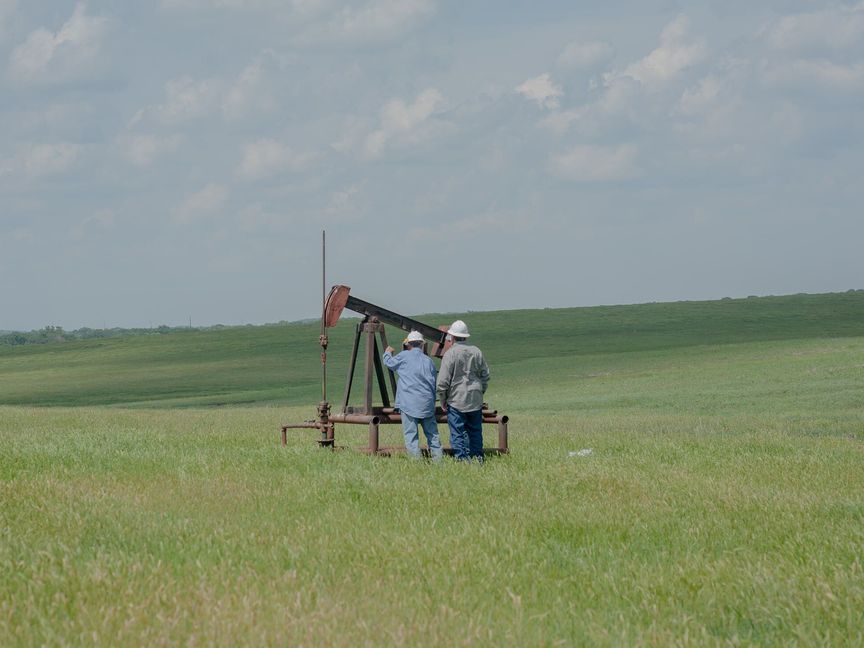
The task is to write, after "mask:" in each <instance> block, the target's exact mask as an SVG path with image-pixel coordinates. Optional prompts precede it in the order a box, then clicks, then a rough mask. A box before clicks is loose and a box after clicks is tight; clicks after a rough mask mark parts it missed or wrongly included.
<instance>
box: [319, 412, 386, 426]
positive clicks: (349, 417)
mask: <svg viewBox="0 0 864 648" xmlns="http://www.w3.org/2000/svg"><path fill="white" fill-rule="evenodd" d="M330 422H331V423H354V424H357V425H366V424H368V423H375V424H376V425H378V424H379V423H381V417H380V416H378V415H376V414H333V415H332V416H331V417H330Z"/></svg>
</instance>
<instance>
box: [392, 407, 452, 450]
mask: <svg viewBox="0 0 864 648" xmlns="http://www.w3.org/2000/svg"><path fill="white" fill-rule="evenodd" d="M418 423H419V424H420V425H422V426H423V434H425V435H426V443H427V445H428V446H429V455H430V456H431V457H432V460H433V461H438V460H439V459H441V456H442V454H443V451H442V450H441V439H440V438H439V436H438V423H437V422H436V421H435V415H434V414H433V415H432V416H427V417H426V418H415V417H413V416H411V415H410V414H406V413H405V412H402V432H403V433H404V434H405V449H406V450H408V454H409V455H411V456H412V457H417V458H419V457H420V435H419V433H418V432H417V424H418Z"/></svg>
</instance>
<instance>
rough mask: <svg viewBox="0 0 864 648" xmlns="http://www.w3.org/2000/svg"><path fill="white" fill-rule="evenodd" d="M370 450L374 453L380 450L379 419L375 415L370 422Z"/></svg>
mask: <svg viewBox="0 0 864 648" xmlns="http://www.w3.org/2000/svg"><path fill="white" fill-rule="evenodd" d="M369 452H371V453H372V454H376V453H377V452H378V419H377V417H374V416H373V417H372V420H371V421H370V422H369Z"/></svg>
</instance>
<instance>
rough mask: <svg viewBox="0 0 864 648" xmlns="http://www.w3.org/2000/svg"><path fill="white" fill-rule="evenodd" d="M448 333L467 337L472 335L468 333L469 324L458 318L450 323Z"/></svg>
mask: <svg viewBox="0 0 864 648" xmlns="http://www.w3.org/2000/svg"><path fill="white" fill-rule="evenodd" d="M447 335H452V336H453V337H460V338H467V337H471V335H470V334H469V333H468V326H467V325H466V324H465V322H463V321H462V320H456V321H455V322H453V323H452V324H451V325H450V330H449V331H447Z"/></svg>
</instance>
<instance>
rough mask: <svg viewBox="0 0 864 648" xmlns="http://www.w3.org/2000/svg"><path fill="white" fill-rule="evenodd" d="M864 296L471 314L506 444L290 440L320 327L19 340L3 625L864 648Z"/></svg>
mask: <svg viewBox="0 0 864 648" xmlns="http://www.w3.org/2000/svg"><path fill="white" fill-rule="evenodd" d="M862 315H864V296H862V294H861V293H849V294H843V295H818V296H795V297H786V298H771V299H764V300H763V299H752V300H729V301H721V302H705V303H681V304H652V305H643V306H633V307H609V308H602V309H568V310H560V311H559V310H555V311H533V312H532V311H520V312H509V313H494V314H491V313H472V314H468V315H466V317H467V318H468V321H469V324H470V325H471V326H472V328H473V329H474V332H476V335H477V339H478V343H480V344H481V346H483V348H484V349H485V350H487V353H488V355H489V357H490V364H491V365H492V370H493V383H492V386H491V387H490V392H489V394H488V399H489V401H490V403H491V404H492V405H493V406H495V407H497V408H498V409H499V410H501V411H504V412H506V413H508V414H509V415H511V417H512V421H513V422H512V425H511V447H512V450H513V453H512V454H511V455H510V456H508V457H505V458H500V459H497V460H490V461H489V462H487V464H486V465H484V466H482V467H480V466H463V465H456V464H454V463H452V462H445V463H444V464H443V465H437V466H436V465H430V464H427V463H413V462H410V461H408V460H407V459H405V458H401V457H400V458H394V459H376V458H370V457H366V456H363V455H360V454H357V453H353V452H347V451H346V452H337V453H330V452H327V451H321V450H318V449H317V448H316V447H314V443H313V442H312V439H313V438H314V434H312V433H311V432H303V431H298V432H296V433H295V434H293V435H292V436H291V437H289V446H288V447H287V448H282V447H280V446H279V444H278V433H277V430H278V426H279V424H280V423H282V422H286V421H299V420H303V419H305V418H308V417H310V416H312V415H313V414H314V403H315V402H316V401H317V399H318V397H319V395H318V384H317V351H316V349H315V342H316V338H317V333H316V331H315V327H314V326H312V327H302V326H300V327H268V328H252V329H246V328H244V329H235V330H232V331H221V332H214V333H207V334H203V333H202V334H185V335H183V336H177V338H182V339H177V338H173V337H172V336H168V337H165V338H135V339H128V340H108V341H105V342H99V343H95V344H94V343H87V344H79V343H73V344H63V345H55V346H52V347H50V348H49V347H45V348H38V349H30V348H28V349H23V352H22V350H21V349H13V350H11V351H9V350H4V351H2V352H0V395H2V396H0V398H2V399H3V402H6V403H14V405H6V406H0V502H2V507H0V644H2V645H12V646H15V645H22V646H23V645H41V644H46V645H68V644H72V645H80V644H87V645H123V644H164V643H168V644H178V643H179V644H190V645H198V644H211V643H213V644H219V645H232V644H254V645H260V644H265V645H267V644H279V645H297V644H301V645H351V646H354V645H381V644H394V645H411V646H414V645H459V644H469V643H471V644H478V645H556V644H561V645H574V644H576V645H580V644H582V645H584V644H600V645H622V644H627V645H656V646H667V645H674V644H678V645H784V646H785V645H808V646H809V645H820V644H824V645H861V644H864V630H862V629H864V567H862V562H864V558H862V553H864V470H862V467H864V389H862V388H864V317H862ZM451 318H452V316H448V317H444V316H438V317H436V316H433V317H430V318H429V320H430V321H431V322H435V323H437V322H438V321H447V320H448V319H451ZM751 324H752V325H751ZM347 335H350V327H344V328H342V329H340V330H338V331H336V333H335V335H334V341H333V354H332V355H334V356H336V358H337V361H336V362H334V365H335V366H336V367H338V368H339V370H340V373H341V370H342V369H343V364H340V362H341V361H340V360H338V358H339V357H340V350H339V348H338V347H339V345H343V346H344V343H345V340H346V336H347ZM391 337H395V334H392V335H391ZM307 347H311V349H309V348H307ZM292 353H295V354H296V355H297V357H298V358H301V359H302V360H297V361H296V362H289V361H288V359H289V358H290V357H291V354H292ZM97 367H105V368H106V370H110V375H111V376H113V379H112V380H106V379H105V378H103V377H100V376H94V375H93V374H94V373H96V372H95V368H97ZM196 367H197V368H198V369H197V370H196ZM255 367H261V374H260V375H256V374H255V372H254V369H255ZM136 369H137V371H138V372H139V373H141V374H142V375H141V376H140V377H139V379H138V380H137V381H136V380H135V379H134V376H135V370H136ZM334 372H335V369H334ZM33 374H39V375H40V376H41V379H36V378H34V376H33ZM160 379H165V380H167V381H168V382H169V383H170V384H169V385H167V386H166V385H164V384H161V383H160ZM172 380H173V381H174V382H171V381H172ZM280 380H281V383H280V382H279V381H280ZM28 381H29V382H28ZM334 382H336V383H337V385H336V386H335V387H334V389H339V388H340V387H341V386H339V385H338V381H336V380H335V379H334ZM76 399H80V400H76ZM243 401H248V402H249V403H250V404H249V405H246V406H234V407H220V408H213V407H210V408H201V407H189V406H190V405H195V406H200V405H206V404H211V403H219V402H225V403H235V404H236V403H239V402H243ZM36 403H38V404H42V405H52V406H53V407H33V406H32V404H36ZM79 403H84V404H86V405H88V406H85V407H67V406H66V405H70V404H79ZM251 403H254V404H251ZM94 404H98V405H113V407H104V406H92V405H94ZM129 404H136V405H137V407H136V408H134V409H132V408H129V407H128V405H129ZM118 405H125V406H126V407H119V406H118ZM169 405H170V406H171V407H166V406H169ZM337 435H338V437H339V440H340V442H343V443H346V444H347V445H358V446H359V445H362V443H363V442H364V436H365V432H364V430H363V429H362V428H354V429H351V428H349V427H347V426H340V427H338V429H337ZM384 436H385V442H387V443H398V441H399V433H398V430H396V429H394V428H392V427H391V428H388V429H387V430H386V431H385V432H384ZM581 448H592V449H593V452H592V454H590V455H589V456H583V457H580V456H571V453H572V452H574V451H577V450H579V449H581Z"/></svg>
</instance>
